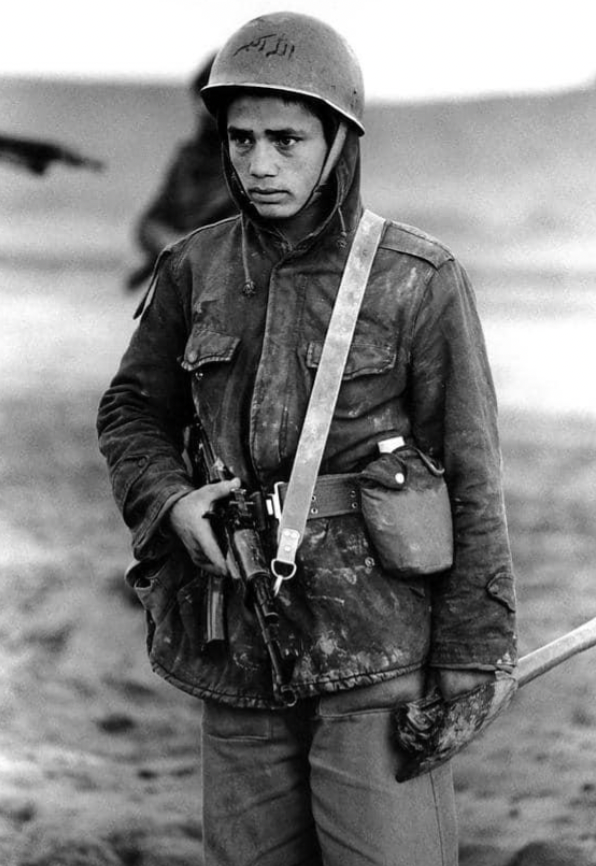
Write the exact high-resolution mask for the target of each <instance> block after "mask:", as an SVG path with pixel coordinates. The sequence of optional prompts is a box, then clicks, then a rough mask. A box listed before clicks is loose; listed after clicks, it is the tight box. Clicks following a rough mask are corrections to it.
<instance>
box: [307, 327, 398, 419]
mask: <svg viewBox="0 0 596 866" xmlns="http://www.w3.org/2000/svg"><path fill="white" fill-rule="evenodd" d="M322 352H323V343H322V342H314V341H313V342H311V343H309V344H308V347H307V350H306V366H307V368H308V370H309V371H310V372H311V374H312V375H313V376H314V375H315V374H316V372H317V370H318V368H319V365H320V362H321V354H322ZM396 359H397V350H396V348H395V346H389V345H386V344H378V343H365V342H360V341H358V340H354V342H353V343H352V345H351V347H350V351H349V353H348V360H347V362H346V365H345V367H344V371H343V375H342V381H341V388H340V392H339V397H338V400H337V408H336V412H335V414H336V415H337V416H339V417H341V416H347V417H350V418H354V417H358V416H360V415H362V414H365V413H368V412H370V411H371V410H372V409H374V408H375V406H377V405H380V404H381V403H383V402H385V401H386V400H388V399H391V397H393V396H395V394H396V379H395V372H396V371H395V362H396Z"/></svg>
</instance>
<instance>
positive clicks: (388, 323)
mask: <svg viewBox="0 0 596 866" xmlns="http://www.w3.org/2000/svg"><path fill="white" fill-rule="evenodd" d="M203 96H204V99H205V102H206V105H207V107H208V108H209V110H210V111H211V112H212V113H213V114H214V115H215V117H216V119H217V122H218V126H219V130H220V134H221V138H222V143H223V153H224V163H225V171H226V175H227V180H228V183H229V186H230V189H231V191H232V194H233V196H234V198H235V200H236V202H237V205H238V208H239V210H240V215H239V216H238V217H235V218H231V219H228V220H225V221H223V222H220V223H218V224H216V225H213V226H209V227H207V228H202V229H199V230H198V231H196V232H194V233H193V234H191V235H189V236H188V237H186V238H185V239H184V240H182V241H180V242H178V243H176V244H174V245H172V246H170V247H169V248H167V249H166V250H165V251H164V252H163V253H162V256H161V260H160V262H159V264H158V267H157V272H156V278H155V279H154V281H153V286H152V288H151V290H150V292H149V295H148V297H147V298H146V301H145V302H144V305H143V306H142V309H141V319H140V323H139V327H138V329H137V331H136V333H135V334H134V336H133V338H132V341H131V344H130V346H129V348H128V350H127V352H126V354H125V355H124V358H123V360H122V363H121V367H120V370H119V372H118V373H117V375H116V377H115V379H114V380H113V382H112V384H111V386H110V388H109V389H108V391H107V392H106V394H105V395H104V397H103V400H102V403H101V407H100V412H99V433H100V444H101V449H102V452H103V453H104V454H105V456H106V458H107V460H108V464H109V468H110V473H111V479H112V484H113V489H114V495H115V498H116V501H117V503H118V505H119V506H120V508H121V510H122V512H123V515H124V519H125V520H126V522H127V524H128V526H129V527H130V529H131V532H132V536H133V545H134V552H135V556H136V558H137V563H136V564H135V566H134V567H133V568H132V569H131V570H130V571H129V575H128V579H129V581H130V582H131V584H132V585H134V586H135V588H136V589H137V591H138V593H139V596H140V597H141V599H142V601H143V603H144V605H145V607H146V609H147V611H148V622H149V636H148V642H149V647H150V655H151V661H152V665H153V667H154V669H155V670H156V671H157V672H158V673H159V674H161V675H162V676H164V677H166V678H167V679H168V680H169V681H170V682H172V683H173V684H174V685H175V686H177V687H179V688H181V689H184V690H185V691H188V692H190V693H191V694H194V695H196V696H197V697H199V698H202V699H203V700H204V715H203V752H202V763H203V784H204V803H203V832H204V843H205V862H206V864H208V866H215V864H217V866H228V864H229V866H231V864H234V866H248V864H259V866H279V864H282V863H283V864H287V866H292V864H296V866H297V864H307V863H308V864H322V863H325V864H326V866H357V864H358V866H360V864H363V863H370V864H373V863H374V864H379V866H438V864H449V866H453V864H455V863H456V862H457V839H456V829H455V815H454V796H453V787H452V781H451V775H450V766H449V764H445V765H443V766H441V767H440V768H438V769H436V770H433V771H432V772H430V773H426V774H424V775H421V776H418V777H417V778H414V779H412V780H410V781H407V782H404V783H401V784H398V783H397V782H396V780H395V774H396V771H397V770H398V769H399V767H400V766H401V765H403V763H404V761H405V754H404V753H403V752H402V751H401V749H400V748H399V747H398V745H396V743H395V742H394V740H393V738H392V736H391V733H390V731H391V711H392V709H393V708H394V707H395V705H396V704H400V703H402V702H404V701H410V700H413V699H416V698H419V697H420V696H421V695H422V694H423V693H424V691H425V689H426V688H427V685H428V680H429V675H430V674H432V679H433V680H434V681H435V682H437V683H438V685H439V686H440V689H441V690H442V692H443V695H444V696H446V697H447V698H452V697H454V696H456V695H460V694H462V693H467V692H468V691H469V690H470V689H472V688H474V687H476V686H478V685H482V684H483V683H485V682H487V681H492V679H493V678H494V677H495V674H496V673H497V672H501V671H511V670H512V669H513V667H514V664H515V641H514V632H513V626H514V624H513V617H514V614H513V610H514V595H513V586H512V567H511V559H510V552H509V544H508V537H507V529H506V523H505V515H504V509H503V500H502V493H501V481H500V454H499V446H498V439H497V429H496V408H495V397H494V391H493V385H492V381H491V376H490V371H489V368H488V363H487V359H486V353H485V347H484V342H483V337H482V332H481V328H480V325H479V322H478V318H477V314H476V308H475V302H474V297H473V293H472V290H471V288H470V285H469V282H468V279H467V277H466V274H465V273H464V271H463V270H462V268H461V266H460V265H459V264H458V263H457V261H456V260H455V259H454V258H453V256H452V254H451V253H450V252H449V250H447V249H446V248H445V247H444V246H443V245H442V244H440V243H438V242H437V241H436V240H433V239H432V238H430V237H428V236H427V235H425V234H423V233H422V232H420V231H418V230H416V229H412V228H410V227H407V226H404V225H400V224H397V223H395V222H390V221H389V222H387V223H386V225H385V228H384V232H383V236H382V239H381V242H380V246H379V249H378V251H377V254H376V257H375V260H374V264H373V268H372V273H371V276H370V278H369V280H368V284H367V288H366V294H365V298H364V303H363V307H362V309H361V312H360V317H359V319H358V322H357V326H356V332H355V337H354V339H353V342H352V345H351V349H350V354H349V357H348V361H347V364H346V367H345V370H344V374H343V381H342V385H341V389H340V394H339V399H338V401H337V405H336V407H335V413H334V417H333V422H332V426H331V430H330V434H329V437H328V440H327V443H326V448H325V453H324V458H323V464H322V466H321V469H320V476H319V479H318V482H317V488H316V489H315V496H317V491H321V492H322V491H323V489H327V488H326V487H325V485H326V484H327V483H328V482H329V479H330V478H331V482H333V483H334V482H337V484H336V485H335V486H333V483H332V485H331V486H332V487H333V489H334V490H336V497H335V500H337V501H339V499H341V496H339V494H338V493H337V490H339V489H340V488H341V486H342V484H343V480H344V478H345V476H346V475H347V476H348V478H349V479H353V478H354V475H355V474H356V473H358V472H360V471H361V470H363V469H364V468H365V467H367V466H368V465H369V464H370V463H371V462H372V461H374V460H375V459H376V458H377V457H378V452H379V443H383V442H386V440H388V439H392V438H395V437H402V438H403V439H404V440H405V442H406V443H408V444H415V445H416V447H417V448H419V449H420V451H422V452H424V453H425V455H426V456H427V457H429V458H431V459H432V460H435V461H437V462H440V464H442V465H443V466H444V468H445V478H446V481H447V486H448V490H449V496H450V500H451V510H452V519H453V528H454V544H455V553H454V559H453V565H452V567H450V568H448V569H444V570H443V571H442V572H441V573H437V574H431V575H426V576H418V577H416V576H408V575H407V574H406V575H405V576H404V575H402V576H400V575H397V576H396V575H395V574H393V573H391V572H390V571H388V570H386V569H384V568H383V567H382V566H381V565H380V563H379V557H378V556H377V551H376V549H375V548H374V547H373V546H372V544H371V540H370V536H369V533H368V530H367V528H366V527H365V524H364V521H363V517H362V514H361V513H360V511H359V510H358V507H357V503H356V508H355V509H354V510H352V511H351V513H345V511H346V509H345V508H342V507H340V506H338V505H336V506H335V513H334V501H335V500H334V501H332V502H331V505H330V506H328V507H327V510H326V511H325V512H324V513H323V514H321V513H319V514H317V513H315V514H313V515H311V517H312V518H313V519H310V520H309V521H308V526H307V531H306V535H305V538H304V540H303V542H302V544H301V546H300V548H299V551H298V560H297V564H298V571H297V574H296V575H295V577H294V578H293V579H292V580H288V581H285V582H284V583H283V584H282V586H281V589H280V590H279V594H278V595H277V596H275V597H272V604H273V605H274V607H275V611H274V613H275V616H277V617H279V627H278V630H277V631H276V641H277V642H278V644H279V646H280V648H281V650H282V652H281V653H280V654H279V655H280V658H281V662H282V676H285V677H286V681H285V687H286V692H285V696H286V702H285V704H284V703H283V700H282V699H283V696H284V692H283V689H281V690H280V688H279V677H278V682H277V687H276V688H274V687H273V686H272V657H273V655H274V653H272V652H271V647H270V648H269V650H270V651H269V652H268V650H267V647H266V645H265V641H264V639H263V629H260V628H259V627H258V624H257V621H256V618H255V614H254V605H253V606H251V604H250V603H249V599H247V596H246V592H245V589H244V588H243V583H242V581H241V580H239V579H238V574H237V569H236V568H235V567H232V565H231V562H230V558H229V557H228V558H226V557H225V555H224V554H225V550H222V545H221V543H220V536H219V535H218V533H217V531H216V524H215V523H214V521H213V519H212V516H211V514H212V512H213V511H214V510H217V508H218V507H222V506H224V505H225V504H226V503H227V502H229V500H230V497H232V499H234V496H236V495H238V494H237V491H238V487H239V485H240V484H242V486H243V488H246V490H247V491H248V492H249V493H250V492H256V493H264V494H269V493H271V491H272V490H273V487H274V485H275V484H276V483H277V482H287V481H288V478H289V475H290V471H291V468H292V463H293V458H294V455H295V452H296V448H297V443H298V439H299V435H300V431H301V428H302V424H303V421H304V418H305V413H306V405H307V401H308V398H309V394H310V392H311V389H312V385H313V378H314V375H315V373H316V370H317V367H318V365H319V361H320V357H321V346H322V344H323V341H324V339H325V335H326V331H327V327H328V324H329V319H330V315H331V311H332V308H333V304H334V301H335V297H336V294H337V290H338V286H339V283H340V279H341V276H342V272H343V271H344V267H345V264H346V259H347V256H348V252H349V249H350V245H351V243H352V240H353V237H354V233H355V231H356V228H357V226H358V223H359V220H360V217H361V214H362V204H361V200H360V157H359V137H360V135H362V134H363V132H364V128H363V87H362V79H361V72H360V69H359V66H358V63H357V61H356V59H355V57H354V55H353V53H352V51H351V50H350V48H349V47H348V46H347V45H346V43H345V42H344V40H343V39H342V38H341V37H340V36H339V35H338V34H337V33H336V32H335V31H334V30H333V29H331V28H330V27H329V26H327V25H326V24H323V23H322V22H320V21H318V20H316V19H313V18H310V17H307V16H305V15H300V14H294V13H278V14H272V15H266V16H264V17H262V18H257V19H255V20H253V21H250V22H249V23H248V24H246V25H245V26H244V27H242V28H240V30H239V31H238V32H236V33H235V34H234V35H233V36H232V37H231V38H230V40H229V41H228V42H227V43H226V44H225V45H224V47H223V48H222V49H221V51H220V52H219V54H218V56H217V57H216V59H215V63H214V65H213V69H212V72H211V77H210V81H209V84H208V86H207V87H206V88H205V89H204V91H203ZM196 417H198V418H199V420H200V424H201V426H202V429H203V431H204V434H206V436H207V438H208V440H209V443H210V445H211V446H212V448H213V449H214V451H215V452H216V455H217V457H218V458H220V460H221V461H223V463H225V465H226V466H227V467H228V469H229V470H230V473H231V474H232V473H233V477H232V475H231V474H230V476H229V477H228V478H226V477H225V476H223V475H220V476H219V477H220V478H221V479H222V480H219V481H216V482H214V483H206V481H207V479H206V477H205V472H204V468H201V466H200V465H197V463H196V461H194V465H193V466H191V465H190V462H193V457H194V454H195V450H194V447H193V446H192V439H191V440H190V442H191V447H190V452H191V460H190V461H189V456H188V454H189V448H188V447H187V446H188V443H189V438H188V436H187V435H186V431H187V430H188V428H189V427H191V428H192V427H193V423H194V422H195V419H196ZM397 441H399V440H397ZM381 447H383V446H381ZM218 465H221V464H218ZM340 492H341V491H340ZM338 496H339V499H338ZM332 500H333V497H332ZM319 501H320V497H319V499H317V502H319ZM313 510H314V511H315V512H316V509H313ZM348 511H350V509H349V508H348ZM270 523H271V524H272V525H273V529H271V526H270V527H269V529H268V530H265V531H263V532H262V537H263V543H264V545H265V548H266V549H267V545H268V538H269V537H270V536H271V535H273V537H275V521H273V520H272V521H270ZM274 555H275V553H274V548H273V552H271V551H270V552H269V556H274ZM230 569H231V571H232V572H233V574H231V573H230ZM214 587H215V588H216V590H217V591H216V592H215V591H214ZM222 596H223V607H224V610H223V620H222V621H221V622H220V624H219V626H217V624H216V625H215V627H214V630H213V629H212V630H211V631H210V630H209V629H207V628H206V627H204V626H203V625H202V623H203V622H204V620H205V607H206V605H207V608H208V609H207V614H208V617H207V618H208V619H209V618H211V619H217V616H220V618H221V602H222ZM214 598H216V602H215V603H214V602H213V599H214ZM270 601H271V598H270ZM222 623H223V626H224V628H223V630H222V628H221V625H222ZM209 624H210V625H213V623H209ZM224 638H225V639H224ZM288 659H291V661H292V665H291V666H290V665H289V664H288ZM288 694H290V698H289V699H288ZM292 695H293V696H295V698H296V701H295V703H293V700H292V697H291V696H292Z"/></svg>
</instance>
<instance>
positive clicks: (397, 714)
mask: <svg viewBox="0 0 596 866" xmlns="http://www.w3.org/2000/svg"><path fill="white" fill-rule="evenodd" d="M445 673H448V674H454V673H455V671H449V672H442V674H445ZM459 673H460V674H461V673H464V672H459ZM470 673H471V672H470ZM476 673H481V672H476ZM458 679H459V683H458V682H457V680H458ZM465 679H466V678H464V680H465ZM474 679H476V681H477V682H479V684H478V685H476V686H475V687H474V688H472V689H471V690H469V691H463V692H462V691H461V688H460V687H462V686H463V685H464V680H462V678H461V677H459V678H458V677H455V678H453V677H450V676H447V677H445V676H443V683H445V680H446V681H447V683H448V685H447V686H445V685H444V686H443V687H444V688H445V690H446V692H447V696H444V695H443V694H442V693H441V691H440V689H439V688H437V687H435V688H434V689H433V690H432V691H431V692H430V693H429V694H428V695H426V696H425V697H423V698H420V699H419V700H416V701H409V702H408V703H404V704H399V705H398V706H397V707H396V708H395V710H394V712H393V722H394V726H393V733H394V736H395V739H396V742H397V744H398V746H399V747H400V748H401V749H403V750H404V751H405V752H407V753H409V754H410V759H409V760H408V761H406V762H405V764H404V766H403V767H402V768H401V769H400V771H399V772H398V774H397V776H396V778H397V781H398V782H405V781H407V780H408V779H413V778H415V777H416V776H420V775H421V774H422V773H427V772H428V771H429V770H434V769H435V768H436V767H438V766H440V765H441V764H444V763H445V762H446V761H448V760H449V759H450V758H452V757H453V755H455V754H456V753H457V752H459V751H460V749H462V748H464V746H466V745H467V744H468V743H469V742H471V741H472V740H473V739H474V738H475V737H476V736H478V734H479V733H480V732H481V731H483V730H484V729H485V728H486V727H487V726H488V725H489V724H490V723H491V722H492V721H493V720H494V719H495V718H496V717H497V716H498V715H499V714H500V713H501V712H503V710H505V709H506V708H507V707H508V706H509V704H510V703H511V700H512V698H513V695H514V694H515V690H516V686H517V684H516V680H515V677H514V676H512V675H511V674H508V673H506V672H504V671H497V672H496V673H495V674H488V675H486V676H483V677H481V678H478V677H476V678H472V681H473V680H474ZM479 680H480V681H479ZM439 682H441V676H439Z"/></svg>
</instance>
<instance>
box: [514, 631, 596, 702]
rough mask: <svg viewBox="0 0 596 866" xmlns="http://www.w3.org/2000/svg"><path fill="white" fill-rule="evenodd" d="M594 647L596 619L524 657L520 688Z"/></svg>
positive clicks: (519, 678)
mask: <svg viewBox="0 0 596 866" xmlns="http://www.w3.org/2000/svg"><path fill="white" fill-rule="evenodd" d="M593 646H596V618H594V619H590V620H588V622H585V623H584V624H583V625H580V626H579V627H578V628H576V629H574V630H573V631H570V632H569V633H568V634H564V635H562V636H561V637H558V638H557V639H556V640H553V641H551V643H547V644H546V645H545V646H543V647H540V649H537V650H534V651H533V652H531V653H528V654H527V655H525V656H523V658H521V659H520V660H519V666H518V669H517V682H518V686H519V687H521V686H525V685H526V684H527V683H530V682H532V680H535V679H536V677H539V676H542V674H545V673H546V672H547V671H550V670H552V669H553V668H556V667H557V665H560V664H561V663H562V662H564V661H566V660H567V659H569V658H571V657H572V656H574V655H577V654H578V653H581V652H584V650H587V649H590V647H593Z"/></svg>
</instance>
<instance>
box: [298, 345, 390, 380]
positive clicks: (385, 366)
mask: <svg viewBox="0 0 596 866" xmlns="http://www.w3.org/2000/svg"><path fill="white" fill-rule="evenodd" d="M322 353H323V343H321V342H315V341H312V342H310V343H309V344H308V349H307V351H306V366H307V367H310V368H311V369H316V368H317V367H318V366H319V364H320V362H321V355H322ZM396 357H397V352H396V350H395V348H394V347H393V346H381V345H375V344H374V343H358V342H354V343H352V346H351V347H350V352H349V354H348V360H347V362H346V366H345V368H344V374H343V378H344V379H353V378H354V377H356V376H367V375H374V374H375V373H384V372H385V371H387V370H390V369H391V368H392V367H393V366H395V359H396Z"/></svg>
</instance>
